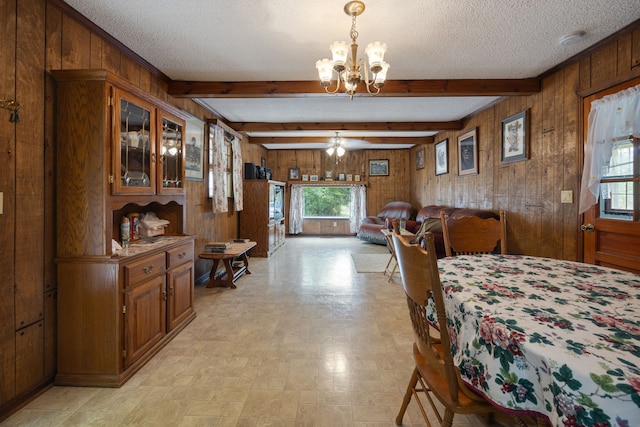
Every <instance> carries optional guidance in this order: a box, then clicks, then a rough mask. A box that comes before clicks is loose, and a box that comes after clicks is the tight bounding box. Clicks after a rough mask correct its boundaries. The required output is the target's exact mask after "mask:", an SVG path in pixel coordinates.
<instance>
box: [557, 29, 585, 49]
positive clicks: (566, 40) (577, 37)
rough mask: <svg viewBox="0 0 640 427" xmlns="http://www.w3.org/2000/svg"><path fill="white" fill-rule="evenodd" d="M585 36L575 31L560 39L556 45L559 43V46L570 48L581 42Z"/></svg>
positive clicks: (581, 32)
mask: <svg viewBox="0 0 640 427" xmlns="http://www.w3.org/2000/svg"><path fill="white" fill-rule="evenodd" d="M585 34H586V33H585V32H584V31H576V32H574V33H571V34H567V35H566V36H562V37H560V39H559V40H558V43H560V46H571V45H573V44H576V43H579V42H581V41H582V39H583V38H584V36H585Z"/></svg>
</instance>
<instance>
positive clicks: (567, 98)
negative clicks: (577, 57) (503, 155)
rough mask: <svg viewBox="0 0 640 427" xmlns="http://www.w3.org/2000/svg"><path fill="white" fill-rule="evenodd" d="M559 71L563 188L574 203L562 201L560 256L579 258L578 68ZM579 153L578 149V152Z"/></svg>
mask: <svg viewBox="0 0 640 427" xmlns="http://www.w3.org/2000/svg"><path fill="white" fill-rule="evenodd" d="M562 74H563V81H564V84H563V89H562V96H563V98H564V102H563V104H564V111H563V121H564V126H563V138H564V141H563V151H564V159H563V166H562V171H563V177H562V190H570V191H572V192H573V203H568V204H566V203H565V204H562V203H561V209H562V218H561V220H560V222H561V224H562V228H563V239H562V242H563V245H562V259H568V260H572V261H578V260H581V259H582V258H581V250H580V249H579V244H578V240H579V237H580V233H581V231H579V227H580V225H579V220H580V218H579V215H578V194H579V192H580V184H579V178H578V177H580V176H581V174H582V171H581V170H580V165H581V153H582V143H581V142H580V132H579V129H580V123H581V121H580V119H579V112H580V111H581V100H580V97H579V96H578V95H577V81H578V75H579V70H578V67H577V66H575V64H574V65H572V66H569V67H566V68H565V69H563V70H562ZM578 153H580V155H579V154H578Z"/></svg>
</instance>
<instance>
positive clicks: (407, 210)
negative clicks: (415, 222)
mask: <svg viewBox="0 0 640 427" xmlns="http://www.w3.org/2000/svg"><path fill="white" fill-rule="evenodd" d="M413 213H414V210H413V208H412V207H411V204H410V203H407V202H390V203H387V204H386V205H385V206H384V207H383V208H382V210H381V211H380V212H378V214H377V215H375V216H368V217H366V218H365V219H363V220H362V223H361V224H360V228H359V230H358V238H359V239H360V240H364V241H365V242H369V243H375V244H377V245H386V244H387V240H386V239H385V237H384V234H382V229H383V228H388V227H389V225H388V224H387V220H389V221H390V220H393V219H406V220H409V219H411V218H413Z"/></svg>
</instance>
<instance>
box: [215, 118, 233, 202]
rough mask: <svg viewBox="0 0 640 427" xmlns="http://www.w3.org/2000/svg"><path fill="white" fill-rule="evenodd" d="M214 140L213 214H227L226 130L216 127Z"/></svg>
mask: <svg viewBox="0 0 640 427" xmlns="http://www.w3.org/2000/svg"><path fill="white" fill-rule="evenodd" d="M213 128H214V138H213V141H212V143H213V156H212V159H211V161H212V162H213V164H212V168H211V169H212V170H213V198H212V199H211V202H212V204H213V212H214V213H218V212H227V211H228V210H229V208H228V203H227V190H226V188H225V185H224V174H225V169H226V166H227V165H226V164H225V159H226V157H225V155H226V150H225V147H224V129H222V127H220V126H214V127H213Z"/></svg>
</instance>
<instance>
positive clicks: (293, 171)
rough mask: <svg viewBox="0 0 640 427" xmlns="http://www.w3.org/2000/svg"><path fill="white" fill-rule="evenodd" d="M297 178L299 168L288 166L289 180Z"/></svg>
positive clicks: (298, 178)
mask: <svg viewBox="0 0 640 427" xmlns="http://www.w3.org/2000/svg"><path fill="white" fill-rule="evenodd" d="M298 180H300V169H298V168H289V181H298Z"/></svg>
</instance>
